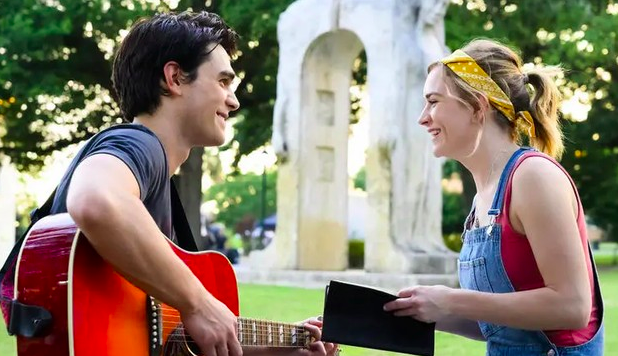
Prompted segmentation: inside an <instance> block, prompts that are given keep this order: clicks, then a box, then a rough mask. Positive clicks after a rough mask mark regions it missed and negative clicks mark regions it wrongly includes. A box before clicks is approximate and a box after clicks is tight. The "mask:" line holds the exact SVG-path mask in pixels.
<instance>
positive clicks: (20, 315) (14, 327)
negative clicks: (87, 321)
mask: <svg viewBox="0 0 618 356" xmlns="http://www.w3.org/2000/svg"><path fill="white" fill-rule="evenodd" d="M56 190H57V189H54V191H53V192H52V193H51V195H50V196H49V198H47V201H45V203H44V204H43V205H41V207H40V208H38V209H34V210H32V212H31V213H30V225H29V226H28V228H27V229H26V231H25V232H24V234H23V235H22V236H21V237H20V238H19V240H17V241H16V242H15V245H14V246H13V249H12V250H11V252H10V253H9V256H8V257H7V259H6V260H5V261H4V265H3V266H2V269H1V270H0V283H2V284H4V283H5V280H4V279H5V278H9V279H11V281H6V283H9V285H12V283H13V282H12V279H13V278H14V277H15V267H16V262H17V256H18V255H19V251H20V250H21V246H22V245H23V244H24V241H25V240H26V236H27V235H28V232H29V231H30V229H31V228H32V226H33V225H34V224H35V223H36V222H37V221H39V220H40V219H41V218H43V217H45V216H47V215H49V212H50V211H51V208H52V205H53V203H54V198H55V196H56ZM0 298H1V299H2V301H3V302H7V303H9V309H8V310H9V311H8V313H9V318H8V319H9V323H8V325H7V332H8V333H9V335H20V336H23V337H39V336H43V335H45V334H46V333H47V331H48V330H49V326H50V325H51V324H52V321H53V317H52V315H51V313H50V312H49V311H48V310H47V309H45V308H42V307H39V306H35V305H26V304H22V303H20V302H19V301H17V299H13V300H11V299H8V298H5V297H0Z"/></svg>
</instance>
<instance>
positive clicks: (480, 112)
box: [474, 94, 491, 124]
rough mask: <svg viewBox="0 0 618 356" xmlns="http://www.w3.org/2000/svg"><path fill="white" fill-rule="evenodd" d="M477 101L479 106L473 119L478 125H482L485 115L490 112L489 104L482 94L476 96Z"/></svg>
mask: <svg viewBox="0 0 618 356" xmlns="http://www.w3.org/2000/svg"><path fill="white" fill-rule="evenodd" d="M477 99H478V103H479V106H478V109H477V110H476V112H475V113H474V118H475V120H477V122H478V123H480V124H482V123H483V121H484V120H485V118H486V117H487V114H488V113H489V112H490V111H491V104H490V103H489V99H488V98H487V96H485V95H483V94H478V95H477Z"/></svg>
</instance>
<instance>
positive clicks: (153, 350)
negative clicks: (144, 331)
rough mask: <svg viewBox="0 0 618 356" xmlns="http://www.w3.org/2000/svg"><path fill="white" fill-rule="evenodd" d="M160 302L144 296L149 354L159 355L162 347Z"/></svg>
mask: <svg viewBox="0 0 618 356" xmlns="http://www.w3.org/2000/svg"><path fill="white" fill-rule="evenodd" d="M160 310H161V304H160V303H159V302H157V300H156V299H154V298H153V297H151V296H147V297H146V319H148V344H149V345H150V347H149V348H148V349H149V355H150V356H159V355H161V348H162V347H163V319H162V317H161V313H160Z"/></svg>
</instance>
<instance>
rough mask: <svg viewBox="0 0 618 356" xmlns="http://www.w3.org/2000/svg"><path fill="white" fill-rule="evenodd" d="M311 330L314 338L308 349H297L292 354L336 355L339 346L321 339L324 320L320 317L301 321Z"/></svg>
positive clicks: (310, 355)
mask: <svg viewBox="0 0 618 356" xmlns="http://www.w3.org/2000/svg"><path fill="white" fill-rule="evenodd" d="M300 324H301V325H303V326H304V327H305V329H307V331H309V333H310V334H311V337H312V339H313V340H314V341H313V342H312V343H311V344H309V345H308V348H307V349H299V350H296V351H295V352H294V353H292V354H291V355H295V356H296V355H298V356H336V355H337V349H338V346H337V345H336V344H333V343H330V342H322V341H320V340H321V338H322V329H321V328H322V321H321V320H319V319H318V318H309V319H307V320H304V321H302V322H300Z"/></svg>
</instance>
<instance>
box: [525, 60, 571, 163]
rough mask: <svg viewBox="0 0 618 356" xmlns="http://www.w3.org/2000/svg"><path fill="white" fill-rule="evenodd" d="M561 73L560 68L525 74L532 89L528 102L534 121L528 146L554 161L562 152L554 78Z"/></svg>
mask: <svg viewBox="0 0 618 356" xmlns="http://www.w3.org/2000/svg"><path fill="white" fill-rule="evenodd" d="M560 73H562V69H561V68H560V67H554V66H548V67H541V68H535V69H533V70H531V71H529V72H528V73H527V75H526V76H527V79H528V83H529V84H530V85H531V86H532V87H533V88H534V92H533V95H532V99H531V100H530V113H531V114H532V118H533V120H534V126H535V130H536V137H534V138H530V145H531V146H532V147H534V148H536V149H538V150H539V151H541V152H543V153H546V154H547V155H549V156H552V157H554V158H556V159H560V157H561V156H562V153H563V152H564V143H563V142H562V130H561V128H560V123H559V122H558V105H559V104H560V100H561V97H562V96H561V94H560V91H559V90H558V86H557V85H556V83H555V82H554V77H556V76H558V75H559V74H560Z"/></svg>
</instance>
